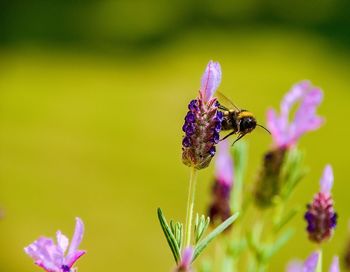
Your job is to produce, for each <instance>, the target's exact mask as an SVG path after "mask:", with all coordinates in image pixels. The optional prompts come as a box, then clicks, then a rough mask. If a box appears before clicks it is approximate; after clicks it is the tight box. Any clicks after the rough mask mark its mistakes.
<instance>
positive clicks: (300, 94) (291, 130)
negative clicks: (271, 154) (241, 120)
mask: <svg viewBox="0 0 350 272" xmlns="http://www.w3.org/2000/svg"><path fill="white" fill-rule="evenodd" d="M322 98H323V93H322V91H321V90H320V89H319V88H317V87H314V86H312V85H311V82H309V81H302V82H300V83H298V84H296V85H294V86H293V88H292V89H291V91H289V92H288V93H287V94H286V95H285V97H284V99H283V100H282V102H281V114H280V116H278V115H277V113H276V112H275V111H274V110H273V109H270V110H269V111H268V112H267V124H268V128H269V129H270V131H271V134H272V136H273V140H274V142H275V145H276V146H278V147H290V146H293V145H295V144H296V143H297V141H298V139H299V138H300V137H301V136H302V135H303V134H304V133H305V132H308V131H312V130H316V129H318V128H319V127H320V126H321V124H322V123H323V118H321V117H319V116H317V115H316V110H317V107H318V106H319V104H320V103H321V102H322ZM297 103H300V106H299V108H298V109H297V110H296V112H295V115H294V119H291V117H290V116H289V115H290V113H291V110H292V108H293V106H294V105H295V104H297ZM290 120H291V121H290Z"/></svg>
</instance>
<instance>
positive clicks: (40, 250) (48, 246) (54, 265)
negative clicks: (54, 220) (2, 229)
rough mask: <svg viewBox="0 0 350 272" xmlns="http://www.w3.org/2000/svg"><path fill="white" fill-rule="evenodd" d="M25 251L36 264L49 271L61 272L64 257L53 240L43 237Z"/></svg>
mask: <svg viewBox="0 0 350 272" xmlns="http://www.w3.org/2000/svg"><path fill="white" fill-rule="evenodd" d="M24 251H25V252H26V253H27V254H28V255H29V256H31V257H32V258H33V259H34V261H35V263H36V264H37V265H39V266H41V267H43V268H45V269H46V270H47V271H59V269H60V267H61V265H62V261H63V255H62V252H61V251H60V250H59V249H58V247H57V246H56V245H55V244H54V243H53V241H52V240H51V239H48V238H45V237H41V238H39V239H38V240H36V241H35V242H34V243H32V244H30V245H29V246H28V247H26V248H25V249H24Z"/></svg>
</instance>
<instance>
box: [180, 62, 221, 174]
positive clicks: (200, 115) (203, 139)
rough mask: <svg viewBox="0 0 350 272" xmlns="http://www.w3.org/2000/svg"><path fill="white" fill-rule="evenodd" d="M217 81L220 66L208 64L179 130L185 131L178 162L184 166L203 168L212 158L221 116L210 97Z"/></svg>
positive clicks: (218, 81)
mask: <svg viewBox="0 0 350 272" xmlns="http://www.w3.org/2000/svg"><path fill="white" fill-rule="evenodd" d="M220 82H221V68H220V65H219V63H216V62H212V61H210V62H209V63H208V65H207V68H206V70H205V72H204V75H203V78H202V85H201V89H200V91H199V96H198V97H197V99H194V100H192V101H191V102H190V103H189V105H188V112H187V114H186V116H185V123H184V125H183V127H182V130H183V132H185V136H184V137H183V139H182V151H183V152H182V161H183V163H184V164H185V165H187V166H190V167H195V168H196V169H202V168H205V167H207V166H208V165H209V163H210V161H211V159H212V157H213V156H214V155H215V152H216V148H215V145H216V144H217V143H218V142H219V138H220V136H219V132H220V130H221V122H222V119H223V114H222V112H220V111H218V106H219V103H218V102H217V99H216V98H213V94H214V92H215V90H216V89H217V87H218V86H219V84H220Z"/></svg>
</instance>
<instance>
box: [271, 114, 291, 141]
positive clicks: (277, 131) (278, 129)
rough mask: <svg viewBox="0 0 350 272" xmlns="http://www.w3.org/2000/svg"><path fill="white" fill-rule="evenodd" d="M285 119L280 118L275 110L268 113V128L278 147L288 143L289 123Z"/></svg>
mask: <svg viewBox="0 0 350 272" xmlns="http://www.w3.org/2000/svg"><path fill="white" fill-rule="evenodd" d="M284 121H285V119H283V118H281V117H278V116H277V114H276V112H275V111H274V110H273V109H269V110H268V111H267V127H268V128H269V130H270V132H271V134H272V139H273V140H274V142H275V144H276V145H277V146H282V145H283V144H284V143H285V142H286V139H285V138H286V135H287V133H286V129H288V127H287V125H288V124H287V123H286V122H284Z"/></svg>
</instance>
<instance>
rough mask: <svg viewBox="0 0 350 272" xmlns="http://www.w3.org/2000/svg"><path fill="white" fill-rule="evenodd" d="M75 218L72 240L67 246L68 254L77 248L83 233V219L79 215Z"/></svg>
mask: <svg viewBox="0 0 350 272" xmlns="http://www.w3.org/2000/svg"><path fill="white" fill-rule="evenodd" d="M75 220H76V224H75V230H74V235H73V238H72V242H71V244H70V246H69V250H68V255H71V254H73V253H74V252H75V251H76V250H77V249H78V247H79V245H80V243H81V240H82V239H83V235H84V223H83V221H82V220H81V219H80V218H79V217H77V218H76V219H75Z"/></svg>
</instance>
